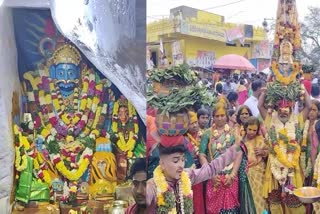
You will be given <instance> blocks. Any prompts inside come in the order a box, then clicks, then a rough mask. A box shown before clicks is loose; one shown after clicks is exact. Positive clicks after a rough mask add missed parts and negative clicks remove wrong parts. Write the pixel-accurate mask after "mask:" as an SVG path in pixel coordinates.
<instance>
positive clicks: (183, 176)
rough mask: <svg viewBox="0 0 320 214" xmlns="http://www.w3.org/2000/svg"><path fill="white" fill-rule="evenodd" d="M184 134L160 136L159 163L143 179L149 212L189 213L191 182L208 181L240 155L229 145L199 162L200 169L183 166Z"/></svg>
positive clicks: (238, 148)
mask: <svg viewBox="0 0 320 214" xmlns="http://www.w3.org/2000/svg"><path fill="white" fill-rule="evenodd" d="M184 141H185V137H184V136H180V135H179V136H173V137H171V136H165V135H163V136H161V140H160V144H159V153H160V165H159V166H157V168H156V169H155V170H154V172H153V178H152V179H150V180H148V182H147V206H148V209H149V213H150V214H153V213H182V214H184V213H190V214H192V213H193V193H192V187H191V186H192V185H195V184H198V183H201V182H203V181H205V180H208V179H210V178H212V177H213V176H215V175H216V174H217V173H219V172H220V171H221V170H222V169H223V168H224V167H225V166H227V165H228V164H230V163H231V162H233V161H234V159H235V158H236V157H237V155H241V152H240V150H241V149H240V147H239V145H234V146H232V147H230V148H229V149H228V150H227V151H226V152H225V154H223V155H221V157H219V158H217V159H215V160H213V161H212V162H210V163H209V164H205V165H203V166H202V167H201V168H200V169H192V168H190V169H184V165H185V155H184V153H185V151H186V148H185V142H184Z"/></svg>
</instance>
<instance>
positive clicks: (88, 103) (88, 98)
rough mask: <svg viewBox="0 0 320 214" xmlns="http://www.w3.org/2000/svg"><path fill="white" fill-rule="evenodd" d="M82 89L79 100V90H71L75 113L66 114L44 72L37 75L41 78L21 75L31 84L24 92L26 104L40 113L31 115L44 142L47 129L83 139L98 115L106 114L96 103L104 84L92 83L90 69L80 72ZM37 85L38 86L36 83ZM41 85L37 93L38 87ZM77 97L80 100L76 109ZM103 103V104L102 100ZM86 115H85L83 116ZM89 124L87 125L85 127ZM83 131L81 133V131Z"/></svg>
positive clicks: (105, 106) (59, 97)
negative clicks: (26, 93)
mask: <svg viewBox="0 0 320 214" xmlns="http://www.w3.org/2000/svg"><path fill="white" fill-rule="evenodd" d="M82 72H83V77H82V89H81V95H80V96H79V89H78V88H75V91H74V93H75V94H74V100H73V110H75V113H73V114H71V113H68V112H67V111H66V109H65V105H64V103H63V100H62V96H61V94H60V92H59V91H60V90H58V88H57V86H55V84H54V82H53V81H52V80H51V78H49V77H48V76H45V75H48V68H46V69H45V70H44V71H42V72H39V73H40V74H41V75H44V76H40V78H39V77H38V76H32V75H30V74H29V73H27V74H25V75H24V78H25V79H26V80H28V81H29V82H30V83H31V86H32V91H28V101H30V102H35V104H37V105H39V107H40V108H39V109H40V111H39V112H37V113H35V120H36V121H37V123H36V125H35V128H36V129H38V128H40V127H41V126H42V127H43V128H44V129H45V130H42V131H43V132H44V133H46V135H45V136H43V137H44V138H46V137H47V136H48V135H49V133H50V132H51V129H55V131H56V132H58V133H59V134H60V135H62V136H67V134H68V133H69V132H70V131H71V132H73V133H74V135H75V136H77V135H79V134H80V133H82V134H83V135H84V136H87V135H88V134H89V133H90V131H91V130H93V129H95V127H96V126H97V123H98V121H99V118H100V116H101V114H106V113H107V104H106V103H102V102H101V101H100V97H101V95H102V94H103V90H104V89H105V88H104V87H106V86H105V85H104V84H102V83H100V84H97V83H96V80H95V73H94V71H93V70H92V69H88V68H83V71H82ZM39 81H40V82H39ZM37 82H39V83H38V84H39V85H42V87H41V88H40V89H39V88H38V84H37ZM79 97H80V99H81V101H80V105H79V106H78V100H79ZM104 101H105V100H104ZM51 105H53V107H54V109H55V111H56V112H55V111H54V110H51V111H50V110H49V109H50V108H48V107H49V106H51ZM84 112H86V113H84ZM88 121H90V124H88ZM83 129H85V131H84V132H82V130H83Z"/></svg>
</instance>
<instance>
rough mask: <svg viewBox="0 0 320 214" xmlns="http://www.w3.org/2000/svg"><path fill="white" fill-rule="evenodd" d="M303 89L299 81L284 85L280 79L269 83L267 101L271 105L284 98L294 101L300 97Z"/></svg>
mask: <svg viewBox="0 0 320 214" xmlns="http://www.w3.org/2000/svg"><path fill="white" fill-rule="evenodd" d="M301 90H302V88H301V85H300V83H299V82H293V83H290V84H289V85H288V86H283V85H282V84H281V83H280V82H279V81H275V82H273V83H271V84H268V85H267V93H266V102H267V103H268V104H271V105H276V104H277V102H278V101H279V100H283V99H285V100H290V101H292V102H294V101H295V100H297V99H298V98H299V96H300V93H301Z"/></svg>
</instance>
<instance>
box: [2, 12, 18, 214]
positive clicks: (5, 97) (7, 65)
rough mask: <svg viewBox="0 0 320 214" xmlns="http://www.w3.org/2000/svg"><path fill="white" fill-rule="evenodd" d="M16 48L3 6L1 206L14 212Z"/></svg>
mask: <svg viewBox="0 0 320 214" xmlns="http://www.w3.org/2000/svg"><path fill="white" fill-rule="evenodd" d="M19 88H20V82H19V76H18V66H17V50H16V43H15V39H14V31H13V20H12V15H11V9H9V8H7V7H0V169H1V170H0V171H1V173H0V207H1V208H0V209H1V213H11V205H10V201H9V199H10V192H11V188H12V182H13V164H14V148H13V139H12V123H11V122H12V121H11V111H12V93H13V91H17V92H19Z"/></svg>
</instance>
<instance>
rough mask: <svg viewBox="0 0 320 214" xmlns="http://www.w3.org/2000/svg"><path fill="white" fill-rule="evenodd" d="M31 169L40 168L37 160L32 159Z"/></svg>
mask: <svg viewBox="0 0 320 214" xmlns="http://www.w3.org/2000/svg"><path fill="white" fill-rule="evenodd" d="M33 167H34V168H35V169H39V168H40V166H39V162H38V161H37V159H33Z"/></svg>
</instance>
